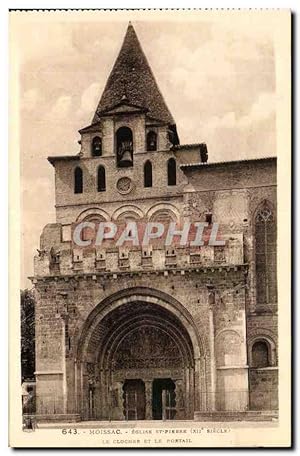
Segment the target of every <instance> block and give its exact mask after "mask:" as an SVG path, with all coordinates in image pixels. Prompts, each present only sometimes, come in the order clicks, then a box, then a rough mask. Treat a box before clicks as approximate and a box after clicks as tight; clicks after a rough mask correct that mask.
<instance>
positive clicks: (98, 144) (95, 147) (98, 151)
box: [92, 136, 102, 157]
mask: <svg viewBox="0 0 300 456" xmlns="http://www.w3.org/2000/svg"><path fill="white" fill-rule="evenodd" d="M101 155H102V139H101V138H100V136H95V138H93V141H92V156H93V157H100V156H101Z"/></svg>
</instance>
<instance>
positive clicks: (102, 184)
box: [97, 166, 106, 192]
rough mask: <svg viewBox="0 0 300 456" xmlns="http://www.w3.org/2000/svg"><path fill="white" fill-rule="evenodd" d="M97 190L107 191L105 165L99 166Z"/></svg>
mask: <svg viewBox="0 0 300 456" xmlns="http://www.w3.org/2000/svg"><path fill="white" fill-rule="evenodd" d="M97 190H98V192H105V190H106V180H105V168H104V166H99V168H98V175H97Z"/></svg>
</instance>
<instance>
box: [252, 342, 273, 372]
mask: <svg viewBox="0 0 300 456" xmlns="http://www.w3.org/2000/svg"><path fill="white" fill-rule="evenodd" d="M269 365H270V363H269V348H268V344H267V342H265V341H263V340H260V341H257V342H255V343H254V344H253V346H252V365H251V367H267V366H269Z"/></svg>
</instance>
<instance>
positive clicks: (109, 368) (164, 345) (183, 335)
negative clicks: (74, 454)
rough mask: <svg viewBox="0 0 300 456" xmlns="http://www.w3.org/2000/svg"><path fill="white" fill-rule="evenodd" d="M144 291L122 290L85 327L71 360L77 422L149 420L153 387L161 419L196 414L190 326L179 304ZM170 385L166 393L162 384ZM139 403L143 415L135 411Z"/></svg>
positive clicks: (194, 340) (195, 347) (195, 356)
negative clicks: (74, 368)
mask: <svg viewBox="0 0 300 456" xmlns="http://www.w3.org/2000/svg"><path fill="white" fill-rule="evenodd" d="M146 290H147V289H144V290H142V293H132V292H131V293H130V290H128V291H127V296H126V297H122V296H121V297H120V296H119V297H115V299H113V298H111V299H110V302H107V303H106V304H102V305H101V304H100V305H99V306H98V307H97V309H95V310H94V311H93V312H92V314H91V315H90V317H89V318H88V320H87V322H86V324H85V327H84V330H83V332H82V336H81V339H80V342H79V346H78V358H77V360H78V361H79V362H78V363H77V364H78V372H77V384H78V387H79V388H78V390H79V391H78V392H79V395H80V401H79V404H80V410H79V412H80V414H81V417H82V419H96V420H109V419H113V420H125V419H134V417H139V419H149V420H151V419H153V418H154V417H153V386H154V385H157V384H158V383H159V384H160V385H163V386H161V389H159V390H157V387H156V390H155V391H156V392H155V394H156V399H155V400H156V402H157V403H161V404H163V405H162V407H165V409H166V410H165V409H164V410H161V412H159V413H160V414H161V416H164V417H166V416H167V417H170V419H171V418H172V419H193V417H194V411H195V410H199V396H200V390H201V392H202V393H203V392H204V389H205V386H204V385H200V376H199V365H200V363H199V356H200V352H201V351H202V350H201V343H199V339H198V336H197V333H196V330H195V328H194V326H193V322H192V321H188V316H187V314H186V312H185V311H183V310H182V311H180V305H179V307H176V306H174V303H173V304H172V303H170V302H167V300H166V299H162V298H157V297H156V296H153V295H152V296H151V290H148V294H147V292H146ZM140 291H141V290H140ZM170 301H172V299H170ZM202 354H203V353H202ZM202 377H204V376H203V375H202ZM155 382H156V383H155ZM171 384H173V385H174V388H173V390H172V391H171V390H170V391H169V392H168V391H167V390H168V388H167V386H164V385H171ZM128 385H130V387H129V386H128ZM134 385H136V390H134ZM141 385H144V387H141ZM157 391H159V393H157ZM157 394H161V396H163V397H166V399H165V400H164V399H163V397H161V398H157ZM171 394H172V400H171V399H170V397H171V396H170V395H171ZM168 398H169V399H168ZM143 402H145V413H144V414H143V413H141V411H140V410H138V409H137V408H135V407H137V404H138V405H140V404H141V403H143ZM171 408H172V410H171ZM167 409H168V410H167ZM159 413H158V415H159ZM158 415H157V413H156V416H158ZM136 419H138V418H136ZM156 419H157V418H156Z"/></svg>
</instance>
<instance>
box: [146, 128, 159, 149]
mask: <svg viewBox="0 0 300 456" xmlns="http://www.w3.org/2000/svg"><path fill="white" fill-rule="evenodd" d="M147 150H157V134H156V133H155V131H149V133H148V134H147Z"/></svg>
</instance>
